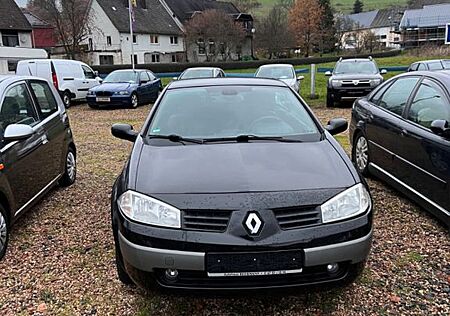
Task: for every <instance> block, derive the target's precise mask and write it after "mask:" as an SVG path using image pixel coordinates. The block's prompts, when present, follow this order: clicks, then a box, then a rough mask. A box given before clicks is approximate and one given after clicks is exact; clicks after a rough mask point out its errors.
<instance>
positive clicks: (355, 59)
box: [338, 58, 374, 63]
mask: <svg viewBox="0 0 450 316" xmlns="http://www.w3.org/2000/svg"><path fill="white" fill-rule="evenodd" d="M358 61H374V60H373V59H370V58H348V59H342V60H339V61H338V63H345V62H358Z"/></svg>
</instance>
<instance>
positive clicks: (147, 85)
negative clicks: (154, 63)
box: [138, 71, 152, 103]
mask: <svg viewBox="0 0 450 316" xmlns="http://www.w3.org/2000/svg"><path fill="white" fill-rule="evenodd" d="M151 94H152V82H151V81H150V77H149V76H148V74H147V72H146V71H142V72H140V73H139V87H138V97H139V100H141V101H144V102H146V103H147V102H150V96H151Z"/></svg>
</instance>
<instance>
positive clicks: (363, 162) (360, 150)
mask: <svg viewBox="0 0 450 316" xmlns="http://www.w3.org/2000/svg"><path fill="white" fill-rule="evenodd" d="M352 160H353V163H354V164H355V166H356V168H357V169H358V171H359V172H360V173H361V174H362V175H364V176H368V175H369V162H370V158H369V142H368V141H367V138H366V137H365V136H364V135H363V134H361V133H359V134H357V135H356V138H355V141H354V144H353V150H352Z"/></svg>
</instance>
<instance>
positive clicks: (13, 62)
mask: <svg viewBox="0 0 450 316" xmlns="http://www.w3.org/2000/svg"><path fill="white" fill-rule="evenodd" d="M16 70H17V60H8V71H9V72H16Z"/></svg>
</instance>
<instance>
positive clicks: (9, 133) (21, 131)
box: [3, 124, 34, 142]
mask: <svg viewBox="0 0 450 316" xmlns="http://www.w3.org/2000/svg"><path fill="white" fill-rule="evenodd" d="M33 134H34V130H33V128H31V126H28V125H25V124H10V125H8V126H7V127H6V130H5V134H4V136H3V139H4V140H5V141H7V142H13V141H20V140H25V139H27V138H30V137H31V135H33Z"/></svg>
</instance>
